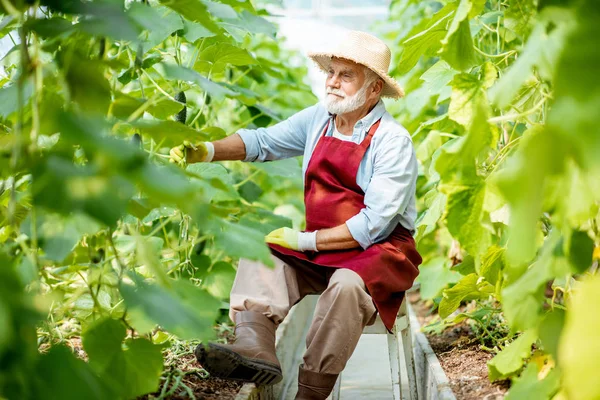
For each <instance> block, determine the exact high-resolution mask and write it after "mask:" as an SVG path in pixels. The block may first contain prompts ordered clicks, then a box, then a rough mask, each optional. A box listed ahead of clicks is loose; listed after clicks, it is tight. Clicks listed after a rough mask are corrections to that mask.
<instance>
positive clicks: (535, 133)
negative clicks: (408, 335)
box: [385, 0, 600, 399]
mask: <svg viewBox="0 0 600 400" xmlns="http://www.w3.org/2000/svg"><path fill="white" fill-rule="evenodd" d="M599 17H600V7H598V5H597V4H596V3H595V2H594V1H585V0H583V1H572V2H563V3H561V2H548V1H542V0H539V1H538V0H526V1H516V0H515V1H513V0H508V1H496V0H490V1H480V0H460V1H454V2H449V1H448V2H446V1H421V2H416V1H409V0H397V1H394V2H393V3H392V5H391V17H390V20H389V21H388V24H387V25H386V27H387V29H386V30H385V32H386V33H385V34H386V35H387V39H388V40H389V41H390V42H392V43H394V46H395V49H394V50H395V51H393V53H395V54H396V60H395V63H394V64H395V70H394V73H395V75H396V76H397V77H398V78H399V79H401V80H402V81H403V83H404V85H405V87H406V89H407V90H406V91H407V93H408V95H407V97H406V98H405V99H404V100H403V101H402V102H398V103H396V104H394V106H393V113H394V115H395V116H396V117H397V119H398V120H399V121H401V122H402V123H403V124H404V125H405V126H406V127H407V128H408V130H409V131H410V132H412V133H413V141H414V142H415V146H416V149H417V156H418V158H419V160H420V163H421V170H420V175H419V180H418V188H417V190H418V198H419V202H420V204H419V209H420V210H421V211H420V214H419V218H418V221H417V234H416V238H417V240H418V247H419V250H420V251H421V253H422V254H423V256H424V259H425V261H424V264H423V265H422V266H421V268H420V269H421V275H420V276H419V278H418V279H419V281H420V283H421V296H422V297H423V298H425V299H431V300H433V301H434V304H436V306H437V309H438V313H439V316H440V317H441V319H442V321H441V322H440V323H439V324H440V325H439V326H438V327H437V328H435V329H443V327H444V326H447V325H452V324H455V323H459V322H461V321H464V320H465V319H468V320H470V321H471V322H472V324H473V325H474V329H475V331H476V332H478V336H480V339H481V341H482V345H483V348H484V349H487V350H489V351H491V352H493V353H495V354H496V355H495V357H494V358H493V359H492V360H490V362H489V363H488V369H489V378H490V379H491V380H492V381H494V380H499V379H506V378H510V379H511V380H512V381H513V382H512V387H511V389H510V391H509V393H508V396H507V398H514V399H517V398H526V397H531V396H534V397H536V398H568V399H595V398H598V396H600V392H599V391H598V386H597V385H596V384H595V383H594V378H593V376H592V374H593V373H592V372H591V370H590V369H585V368H584V367H583V365H592V364H591V362H592V360H593V359H595V358H596V357H598V355H600V347H599V346H600V345H599V342H598V340H595V339H593V337H594V335H596V334H597V333H594V332H598V329H600V319H599V318H598V316H597V315H598V314H597V313H596V312H595V311H594V308H595V303H597V302H598V301H599V300H600V298H599V297H598V296H599V295H598V293H599V292H598V285H599V284H600V278H598V276H597V273H598V272H597V271H598V259H600V250H599V248H600V231H599V226H600V213H599V205H600V196H599V193H600V179H598V176H600V175H599V172H600V157H599V155H600V132H599V130H598V128H597V126H596V124H594V123H593V119H594V117H595V115H597V111H595V110H598V109H600V85H599V83H598V82H599V81H598V80H597V79H595V78H594V75H595V73H594V71H597V66H598V65H599V62H600V52H599V51H598V49H597V48H596V46H595V44H594V42H595V40H596V39H595V38H597V37H598V34H600V31H599V28H598V24H597V22H598V21H599V19H598V18H599ZM465 302H467V303H469V306H468V307H467V308H466V310H465V311H462V312H459V311H457V310H458V309H459V306H460V305H461V304H464V303H465Z"/></svg>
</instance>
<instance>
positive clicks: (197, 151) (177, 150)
mask: <svg viewBox="0 0 600 400" xmlns="http://www.w3.org/2000/svg"><path fill="white" fill-rule="evenodd" d="M207 155H208V149H207V147H206V144H205V143H204V142H200V143H196V144H192V143H191V142H189V141H187V140H184V141H183V144H181V145H179V146H177V147H173V148H172V149H171V150H170V151H169V162H171V163H174V164H177V165H181V166H183V165H185V164H186V163H188V164H191V163H195V162H203V161H209V160H207Z"/></svg>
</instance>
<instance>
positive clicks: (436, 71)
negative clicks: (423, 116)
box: [421, 60, 457, 94]
mask: <svg viewBox="0 0 600 400" xmlns="http://www.w3.org/2000/svg"><path fill="white" fill-rule="evenodd" d="M456 74H457V72H456V71H455V70H454V69H452V67H450V65H448V63H447V62H445V61H443V60H440V61H438V62H437V63H435V64H433V66H431V68H429V69H428V70H427V71H425V72H424V73H423V75H421V79H422V80H423V81H425V84H424V86H425V87H426V88H427V90H428V91H429V93H431V94H440V93H441V92H442V90H444V88H447V87H448V84H449V83H450V82H451V81H452V79H453V78H454V75H456Z"/></svg>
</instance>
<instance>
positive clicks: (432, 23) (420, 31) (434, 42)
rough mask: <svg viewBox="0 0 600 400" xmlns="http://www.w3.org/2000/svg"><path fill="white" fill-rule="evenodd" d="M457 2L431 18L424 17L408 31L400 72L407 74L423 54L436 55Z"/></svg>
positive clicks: (404, 41)
mask: <svg viewBox="0 0 600 400" xmlns="http://www.w3.org/2000/svg"><path fill="white" fill-rule="evenodd" d="M456 8H457V3H456V2H452V3H449V4H447V5H445V6H444V8H442V9H441V10H440V11H438V12H437V13H436V14H435V15H433V17H431V18H430V19H424V20H422V21H421V22H420V23H419V24H417V25H416V26H415V27H414V28H413V29H411V31H410V32H409V33H408V35H407V38H406V39H404V40H403V41H402V47H403V50H402V54H401V58H400V63H399V65H398V67H397V72H398V73H399V74H405V73H407V72H408V71H410V70H411V69H412V67H414V66H415V65H416V64H417V62H418V61H419V58H421V56H422V55H423V54H426V55H435V53H436V52H437V51H438V50H439V49H440V47H441V46H442V43H441V41H442V39H443V38H444V37H445V36H446V33H447V23H448V21H449V20H450V18H452V16H453V15H454V13H455V12H456Z"/></svg>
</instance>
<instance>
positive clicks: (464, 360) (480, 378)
mask: <svg viewBox="0 0 600 400" xmlns="http://www.w3.org/2000/svg"><path fill="white" fill-rule="evenodd" d="M408 300H409V301H410V303H411V305H412V307H413V309H414V310H415V313H416V314H417V318H418V319H419V322H420V323H421V326H425V325H427V324H429V323H430V322H431V321H432V320H433V319H434V318H435V317H436V314H433V313H431V307H429V306H427V304H425V302H424V301H423V300H421V298H420V297H419V293H418V291H417V292H412V293H409V294H408ZM425 336H427V339H428V340H429V343H430V344H431V348H432V349H433V351H434V352H435V354H436V356H437V357H438V359H439V360H440V364H441V365H442V368H443V369H444V372H445V373H446V375H447V376H448V379H449V380H450V386H451V388H452V391H453V392H454V394H455V395H456V398H457V399H458V400H499V399H503V398H504V395H505V394H506V392H507V391H508V388H509V386H510V381H508V380H505V381H500V382H494V383H491V382H490V381H489V379H488V369H487V362H488V360H490V359H491V358H492V357H493V355H492V354H490V353H488V352H486V351H484V350H482V349H480V347H479V346H480V345H479V342H478V341H477V339H476V337H475V335H474V334H473V331H472V330H471V328H470V327H469V325H468V324H467V322H466V321H465V322H462V323H460V324H458V325H455V326H451V327H448V328H446V329H445V330H444V331H442V333H441V334H439V335H438V334H435V333H425Z"/></svg>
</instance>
